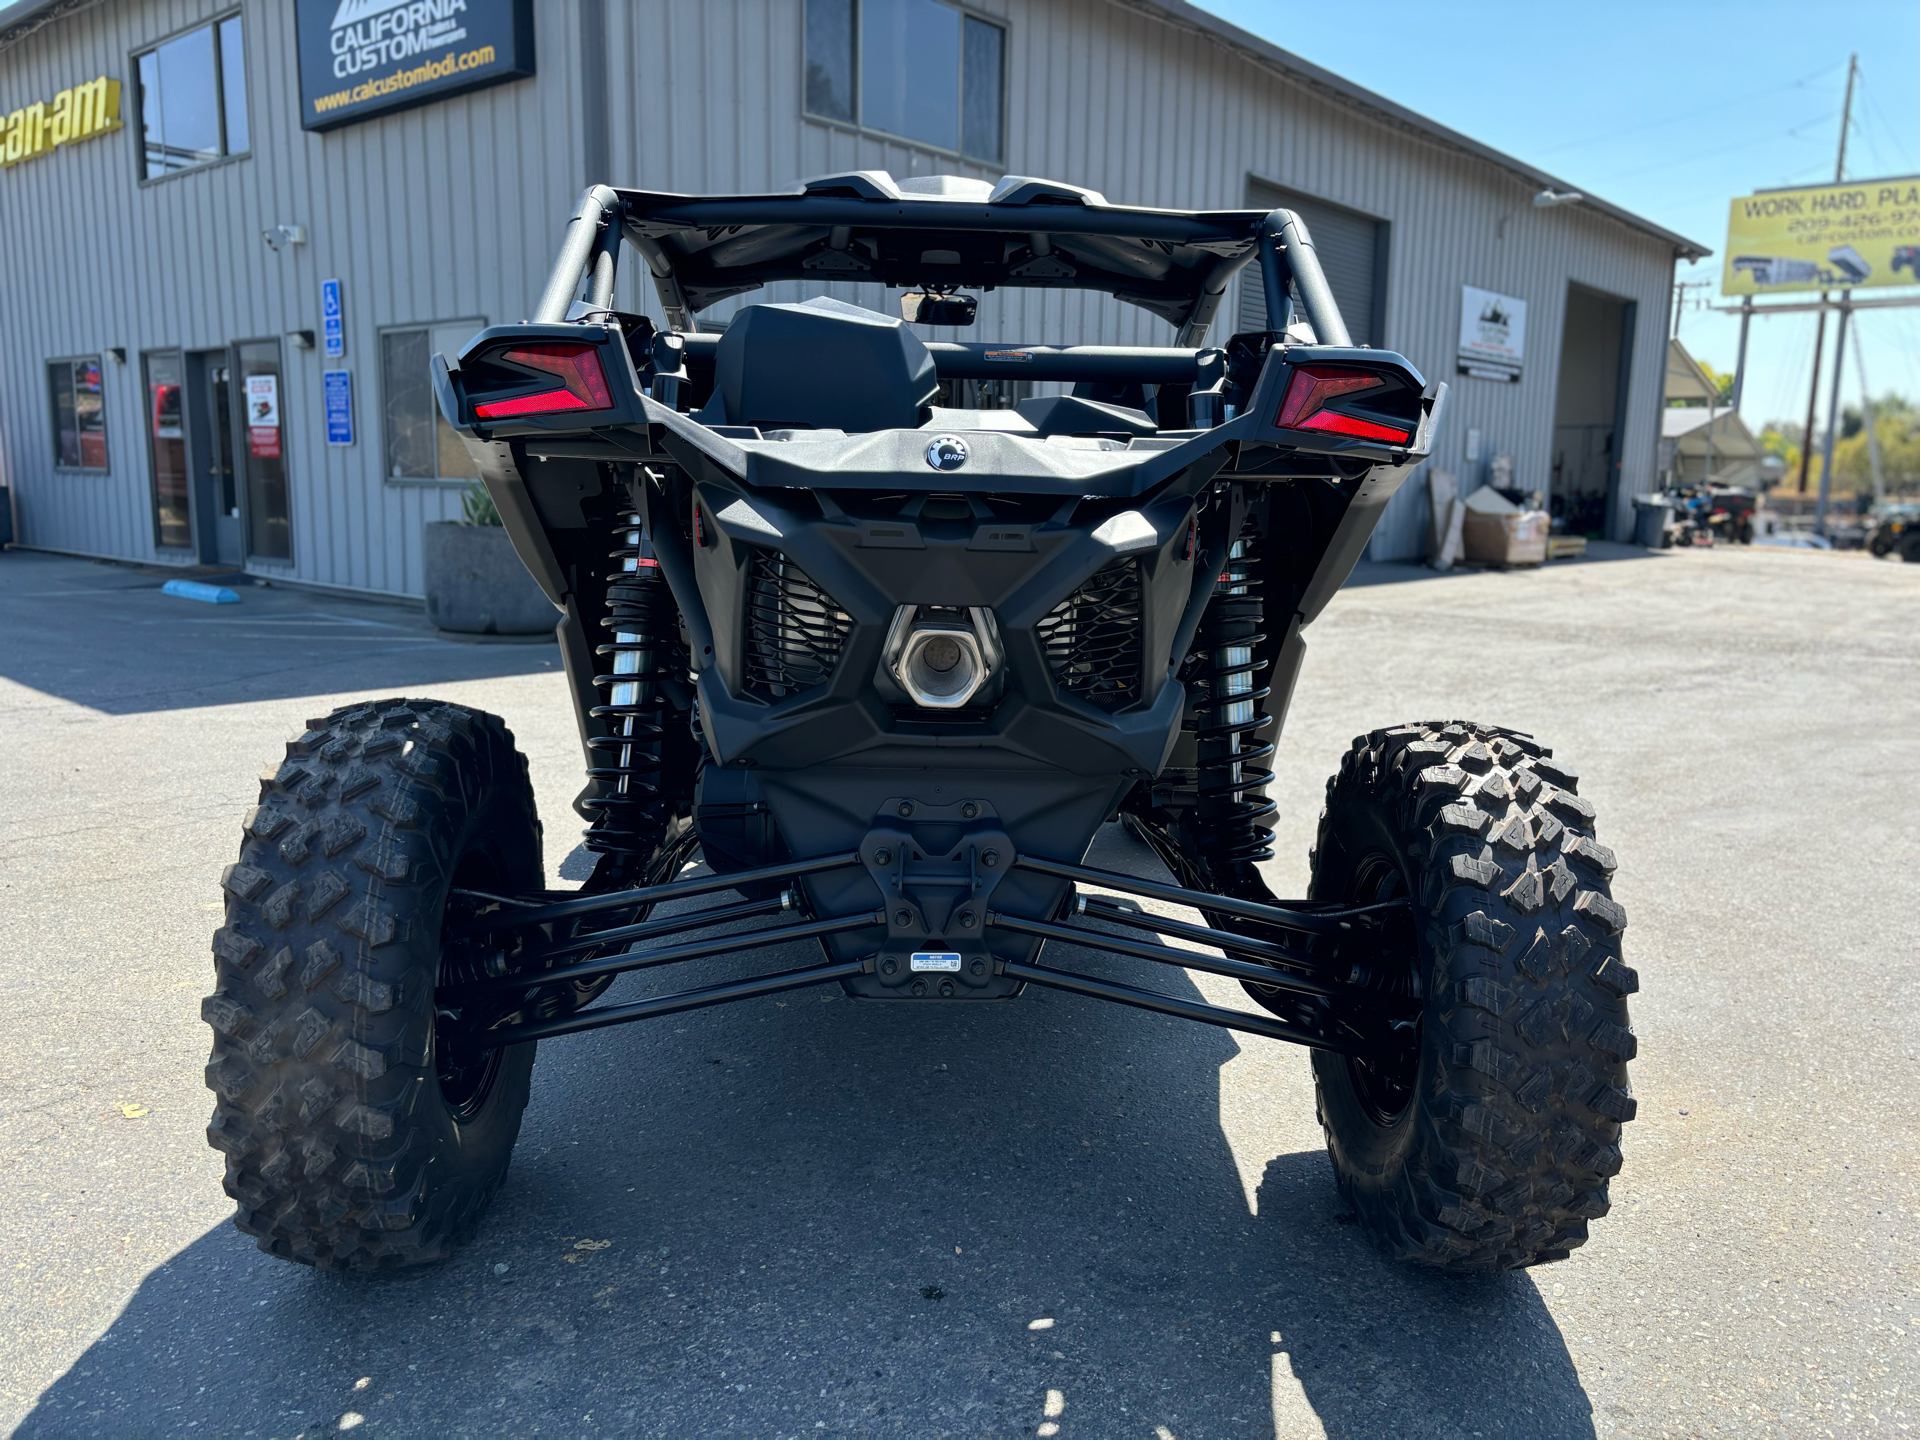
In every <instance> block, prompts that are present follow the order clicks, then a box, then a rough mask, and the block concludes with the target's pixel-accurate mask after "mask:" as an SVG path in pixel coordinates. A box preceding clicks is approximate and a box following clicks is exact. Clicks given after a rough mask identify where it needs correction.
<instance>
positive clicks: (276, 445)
mask: <svg viewBox="0 0 1921 1441" xmlns="http://www.w3.org/2000/svg"><path fill="white" fill-rule="evenodd" d="M247 449H248V451H249V452H250V453H251V454H253V455H254V456H256V457H258V458H259V459H261V460H278V459H280V377H279V376H277V375H250V376H248V377H247Z"/></svg>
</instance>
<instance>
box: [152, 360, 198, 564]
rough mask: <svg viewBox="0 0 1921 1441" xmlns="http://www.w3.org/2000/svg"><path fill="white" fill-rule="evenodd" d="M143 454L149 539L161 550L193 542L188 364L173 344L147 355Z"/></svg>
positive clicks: (177, 548)
mask: <svg viewBox="0 0 1921 1441" xmlns="http://www.w3.org/2000/svg"><path fill="white" fill-rule="evenodd" d="M146 367H147V457H148V465H149V466H150V467H151V468H152V476H153V542H154V544H155V545H157V546H159V547H161V548H162V549H164V550H188V549H191V548H192V546H193V513H192V512H193V507H192V501H191V499H190V497H189V494H188V491H189V488H190V484H191V482H190V478H189V475H188V471H187V425H186V419H187V406H186V401H187V397H186V385H185V381H186V369H185V367H184V366H183V365H182V364H181V361H180V352H179V351H177V350H161V351H154V352H152V353H150V354H148V355H147V356H146Z"/></svg>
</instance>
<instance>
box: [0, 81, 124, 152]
mask: <svg viewBox="0 0 1921 1441" xmlns="http://www.w3.org/2000/svg"><path fill="white" fill-rule="evenodd" d="M119 128H120V82H119V81H118V80H115V79H113V78H112V77H111V76H107V75H102V76H101V77H100V78H99V79H98V80H89V81H88V82H87V83H86V84H85V85H76V86H74V87H73V88H72V89H70V90H62V91H61V92H60V93H59V94H58V95H56V96H54V97H53V99H52V100H51V101H39V102H37V103H35V104H32V105H23V106H21V107H20V108H19V109H18V110H15V111H12V112H11V113H9V114H7V115H6V116H5V117H4V118H0V166H5V167H8V168H11V167H12V166H15V165H18V164H19V163H20V162H21V161H22V160H37V159H38V158H39V157H40V156H42V155H51V154H52V153H53V149H54V147H55V146H56V145H71V144H73V142H74V141H76V140H91V139H93V137H94V136H96V135H105V134H107V133H108V132H109V131H113V130H118V129H119Z"/></svg>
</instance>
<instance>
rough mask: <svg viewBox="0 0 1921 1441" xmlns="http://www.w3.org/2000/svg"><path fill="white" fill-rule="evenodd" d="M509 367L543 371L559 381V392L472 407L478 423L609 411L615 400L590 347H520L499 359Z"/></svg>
mask: <svg viewBox="0 0 1921 1441" xmlns="http://www.w3.org/2000/svg"><path fill="white" fill-rule="evenodd" d="M500 358H501V359H502V360H504V361H506V362H507V363H509V364H511V365H524V366H526V367H527V368H528V369H529V370H544V371H546V372H547V373H548V374H549V375H552V376H556V377H558V378H559V380H560V383H561V388H560V389H558V390H542V391H538V392H536V393H535V394H533V395H517V396H515V397H514V398H513V399H512V400H490V401H486V402H483V403H482V404H479V405H476V406H475V407H474V416H475V418H476V419H479V420H511V419H513V418H514V417H516V416H522V415H554V414H558V413H559V412H562V411H568V410H612V409H613V406H614V398H613V394H612V392H610V391H609V390H608V389H607V375H606V372H604V371H603V370H601V368H600V356H599V354H598V353H597V352H596V351H595V349H594V347H593V346H591V345H569V344H566V343H564V342H560V343H556V344H552V345H523V346H521V347H520V348H519V349H517V350H510V351H508V352H507V353H506V354H505V355H503V356H501V357H500Z"/></svg>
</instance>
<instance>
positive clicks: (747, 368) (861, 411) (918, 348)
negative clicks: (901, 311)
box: [701, 295, 940, 431]
mask: <svg viewBox="0 0 1921 1441" xmlns="http://www.w3.org/2000/svg"><path fill="white" fill-rule="evenodd" d="M939 388H940V381H939V378H938V377H937V376H936V375H935V374H934V357H933V356H931V355H929V354H928V352H927V347H926V346H925V345H922V344H921V341H920V337H919V336H917V335H915V334H914V332H913V331H911V330H909V329H908V328H907V327H906V326H905V325H904V324H902V323H901V322H900V321H899V320H896V319H894V318H893V317H892V316H887V315H882V314H881V313H880V312H878V311H874V310H864V309H862V308H861V307H860V306H858V305H849V304H847V303H846V302H845V301H840V300H830V299H829V298H828V297H826V296H824V295H822V296H816V297H815V298H814V299H812V300H805V301H801V302H799V303H798V304H786V303H777V304H766V305H749V306H747V307H745V308H744V309H742V310H741V311H740V313H739V314H737V315H736V316H735V317H734V319H733V323H732V324H731V325H729V326H728V327H727V330H726V332H725V333H724V334H723V335H722V336H721V338H720V345H719V346H718V348H717V350H716V353H715V357H714V399H715V400H716V401H718V402H719V405H718V407H717V408H718V409H719V410H720V411H721V412H723V413H722V414H719V415H713V414H710V412H712V411H713V410H715V409H716V407H715V406H714V405H711V404H710V405H709V406H708V408H707V410H706V411H703V412H702V417H701V418H702V419H704V420H706V421H708V422H709V423H724V424H727V425H753V426H758V427H760V428H761V429H762V430H769V429H776V428H779V427H782V426H812V427H814V428H815V429H819V430H846V431H867V430H911V429H913V428H914V427H915V426H917V425H919V424H920V422H921V407H923V406H925V405H926V404H927V403H928V402H929V401H931V400H932V399H933V398H934V396H935V394H936V393H937V391H938V390H939Z"/></svg>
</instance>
